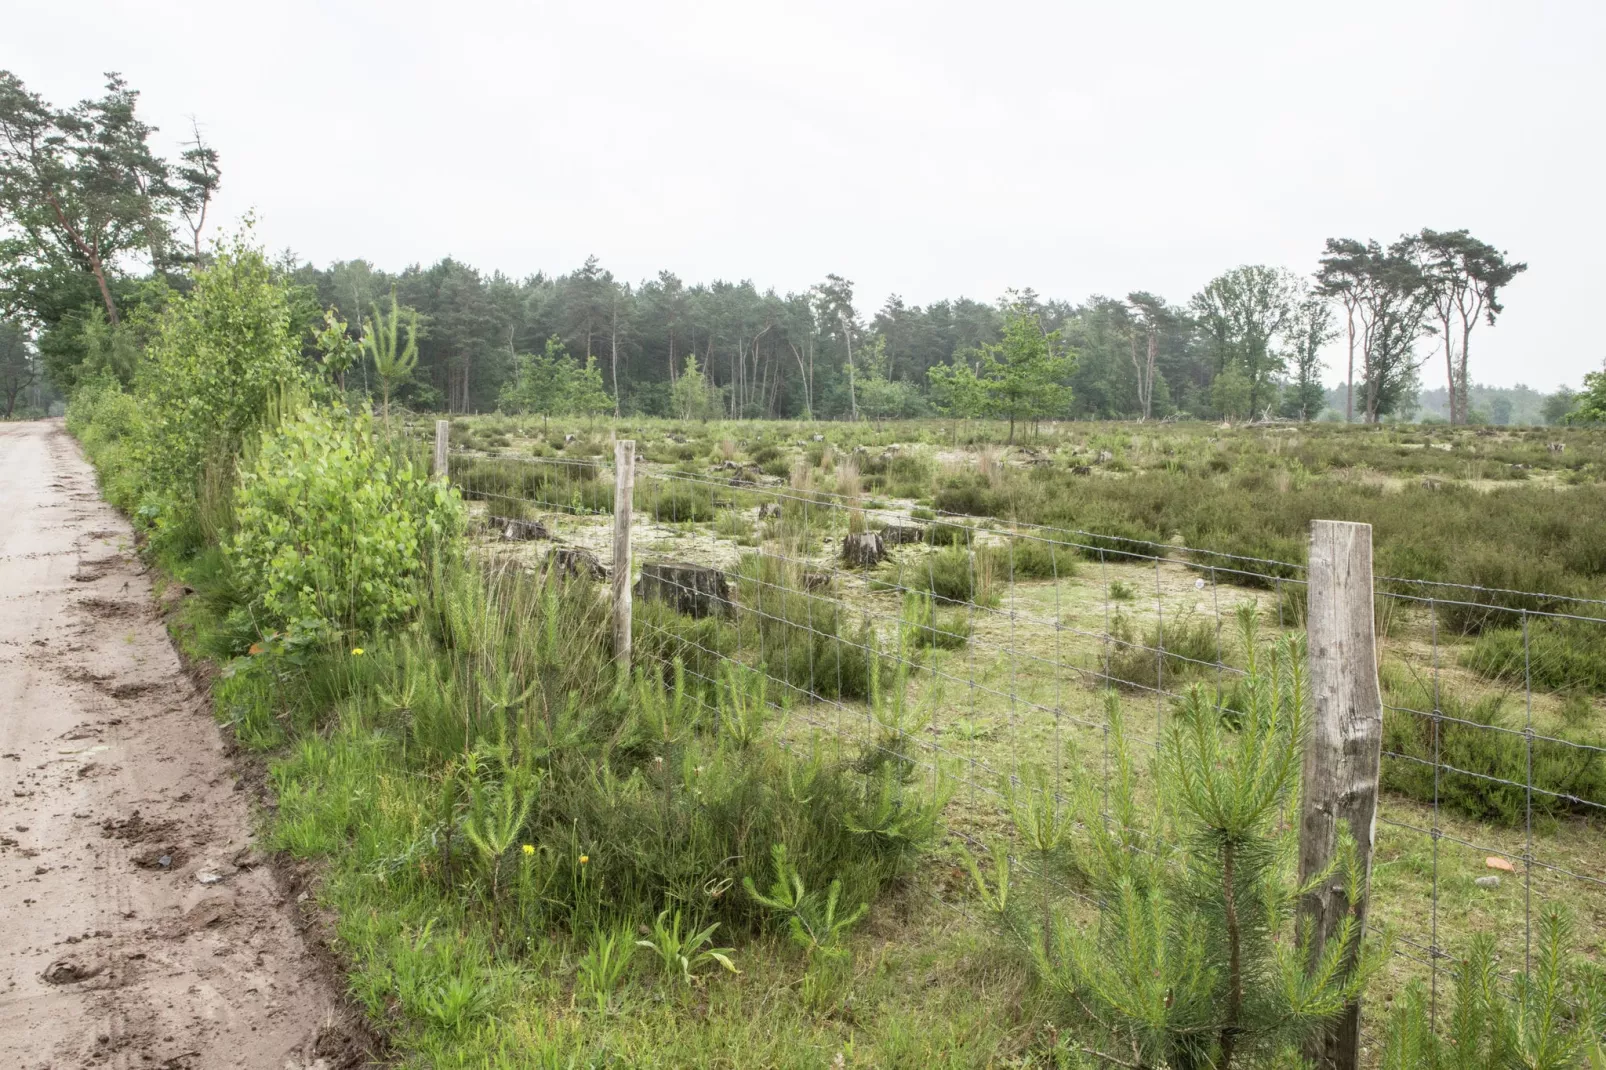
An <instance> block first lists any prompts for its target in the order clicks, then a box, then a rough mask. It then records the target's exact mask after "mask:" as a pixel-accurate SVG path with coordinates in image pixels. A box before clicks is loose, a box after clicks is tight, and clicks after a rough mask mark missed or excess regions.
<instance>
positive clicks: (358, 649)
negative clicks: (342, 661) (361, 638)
mask: <svg viewBox="0 0 1606 1070" xmlns="http://www.w3.org/2000/svg"><path fill="white" fill-rule="evenodd" d="M351 653H352V655H353V656H355V657H361V656H362V647H360V646H354V647H352V648H351Z"/></svg>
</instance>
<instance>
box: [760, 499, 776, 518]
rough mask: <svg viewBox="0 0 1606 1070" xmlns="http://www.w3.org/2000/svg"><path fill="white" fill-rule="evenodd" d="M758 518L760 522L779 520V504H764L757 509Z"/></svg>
mask: <svg viewBox="0 0 1606 1070" xmlns="http://www.w3.org/2000/svg"><path fill="white" fill-rule="evenodd" d="M758 518H759V519H760V520H770V519H775V520H779V519H781V503H780V502H765V503H764V504H763V505H761V506H759V507H758Z"/></svg>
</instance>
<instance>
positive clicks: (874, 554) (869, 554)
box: [842, 531, 887, 568]
mask: <svg viewBox="0 0 1606 1070" xmlns="http://www.w3.org/2000/svg"><path fill="white" fill-rule="evenodd" d="M886 557H887V547H886V544H885V543H883V542H882V541H881V533H880V532H879V531H861V532H859V533H857V534H850V535H845V536H843V538H842V560H843V562H845V563H846V564H848V565H851V566H853V567H856V568H869V567H870V566H871V565H879V564H880V563H881V562H882V561H884V560H886Z"/></svg>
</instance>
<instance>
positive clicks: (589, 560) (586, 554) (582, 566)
mask: <svg viewBox="0 0 1606 1070" xmlns="http://www.w3.org/2000/svg"><path fill="white" fill-rule="evenodd" d="M546 567H547V570H548V571H549V572H554V573H556V574H557V575H558V577H559V578H561V579H565V580H573V579H581V580H601V579H605V578H606V577H607V575H608V570H607V569H605V568H603V567H602V562H601V561H598V560H597V555H596V554H594V553H592V552H591V551H590V550H587V549H585V548H584V547H580V546H554V547H553V548H552V550H551V552H549V553H548V554H547V555H546Z"/></svg>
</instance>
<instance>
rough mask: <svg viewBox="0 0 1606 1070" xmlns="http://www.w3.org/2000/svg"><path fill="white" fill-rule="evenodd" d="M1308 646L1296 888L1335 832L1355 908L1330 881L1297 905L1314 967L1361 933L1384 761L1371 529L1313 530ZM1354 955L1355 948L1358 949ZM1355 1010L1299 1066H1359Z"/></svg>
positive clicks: (1340, 525)
mask: <svg viewBox="0 0 1606 1070" xmlns="http://www.w3.org/2000/svg"><path fill="white" fill-rule="evenodd" d="M1307 575H1308V582H1309V587H1308V589H1307V596H1308V604H1309V605H1308V610H1307V625H1306V629H1307V638H1308V645H1309V655H1310V694H1311V714H1312V716H1311V723H1310V731H1309V734H1308V735H1307V736H1306V739H1305V779H1304V797H1303V800H1302V801H1301V808H1300V827H1299V880H1300V883H1301V884H1303V883H1305V882H1307V881H1309V880H1310V879H1311V877H1313V876H1315V875H1316V874H1319V873H1320V872H1322V870H1324V869H1326V868H1327V866H1328V865H1329V864H1331V862H1332V860H1333V858H1334V857H1335V856H1336V855H1337V853H1338V836H1339V829H1340V827H1341V826H1347V827H1348V828H1349V831H1350V834H1351V835H1352V836H1353V837H1354V838H1355V848H1356V854H1357V859H1356V861H1357V864H1358V866H1359V869H1360V877H1361V901H1360V902H1359V903H1354V904H1352V903H1350V902H1349V900H1348V898H1347V897H1346V896H1345V894H1344V884H1343V880H1342V878H1341V877H1338V876H1336V875H1335V877H1334V878H1333V879H1332V880H1329V881H1327V882H1325V883H1324V884H1323V885H1322V886H1320V887H1318V888H1317V889H1315V890H1314V891H1313V892H1311V893H1310V894H1309V895H1307V896H1305V897H1304V898H1303V899H1302V900H1301V901H1300V904H1299V919H1300V922H1301V923H1302V924H1305V923H1308V925H1309V936H1308V940H1307V946H1306V948H1305V955H1306V959H1307V961H1313V960H1315V959H1316V958H1317V957H1319V956H1320V955H1321V953H1322V948H1323V946H1324V945H1325V944H1326V942H1327V941H1328V940H1329V939H1332V938H1333V937H1334V935H1335V934H1336V933H1337V931H1338V928H1339V925H1340V924H1341V923H1342V922H1343V920H1344V917H1345V915H1347V914H1348V913H1349V912H1350V911H1351V910H1354V912H1355V913H1356V915H1357V916H1358V918H1359V920H1360V922H1361V926H1362V931H1363V932H1364V927H1365V923H1366V907H1367V897H1368V894H1369V886H1370V884H1371V878H1372V846H1373V841H1374V840H1375V838H1376V835H1377V785H1378V778H1379V776H1380V774H1381V771H1382V761H1383V693H1382V689H1381V688H1380V687H1379V685H1378V679H1377V635H1376V629H1375V625H1374V623H1373V622H1374V617H1373V615H1372V597H1373V595H1372V526H1371V525H1370V524H1351V523H1346V522H1343V521H1337V520H1315V521H1312V522H1311V527H1310V569H1309V572H1308V574H1307ZM1357 950H1358V945H1357ZM1360 1049H1361V1008H1360V1003H1359V1001H1356V1002H1355V1003H1353V1004H1351V1005H1350V1006H1349V1007H1348V1008H1346V1009H1345V1011H1344V1013H1343V1015H1342V1016H1340V1017H1339V1019H1338V1020H1337V1021H1336V1022H1334V1023H1333V1025H1331V1026H1329V1027H1328V1029H1327V1030H1326V1031H1324V1032H1323V1033H1322V1034H1321V1035H1320V1036H1318V1037H1316V1038H1315V1039H1313V1040H1312V1041H1311V1042H1310V1044H1309V1046H1308V1047H1307V1048H1306V1051H1305V1054H1306V1057H1307V1058H1309V1059H1312V1060H1313V1061H1314V1062H1315V1063H1316V1065H1318V1066H1320V1067H1323V1068H1324V1070H1326V1068H1333V1070H1354V1068H1355V1067H1357V1066H1359V1064H1360Z"/></svg>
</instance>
